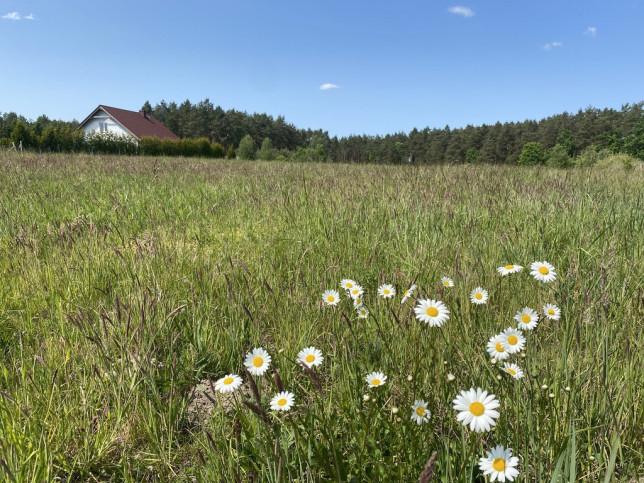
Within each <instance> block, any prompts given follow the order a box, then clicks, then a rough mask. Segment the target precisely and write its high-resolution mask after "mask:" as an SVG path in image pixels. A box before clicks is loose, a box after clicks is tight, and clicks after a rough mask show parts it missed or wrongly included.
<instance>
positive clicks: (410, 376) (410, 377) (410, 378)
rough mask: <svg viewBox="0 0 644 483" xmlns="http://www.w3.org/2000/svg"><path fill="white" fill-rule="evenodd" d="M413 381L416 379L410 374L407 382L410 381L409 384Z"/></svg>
mask: <svg viewBox="0 0 644 483" xmlns="http://www.w3.org/2000/svg"><path fill="white" fill-rule="evenodd" d="M413 379H414V378H413V376H412V375H411V374H409V375H408V376H407V380H408V381H409V382H411V381H412V380H413Z"/></svg>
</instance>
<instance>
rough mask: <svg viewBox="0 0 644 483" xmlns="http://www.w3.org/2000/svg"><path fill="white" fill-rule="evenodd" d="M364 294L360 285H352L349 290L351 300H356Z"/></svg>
mask: <svg viewBox="0 0 644 483" xmlns="http://www.w3.org/2000/svg"><path fill="white" fill-rule="evenodd" d="M363 293H364V288H362V286H361V285H354V286H353V288H351V289H350V290H349V295H351V298H352V299H353V300H355V299H357V298H358V297H360V296H361V295H362V294H363Z"/></svg>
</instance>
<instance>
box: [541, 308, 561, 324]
mask: <svg viewBox="0 0 644 483" xmlns="http://www.w3.org/2000/svg"><path fill="white" fill-rule="evenodd" d="M543 315H545V316H546V317H548V318H549V319H550V320H559V319H560V318H561V309H560V308H559V307H557V306H556V305H555V304H546V305H544V306H543Z"/></svg>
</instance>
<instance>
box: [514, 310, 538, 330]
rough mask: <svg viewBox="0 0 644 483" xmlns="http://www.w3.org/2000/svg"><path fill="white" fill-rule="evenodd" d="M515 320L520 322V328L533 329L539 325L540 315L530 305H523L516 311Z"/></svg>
mask: <svg viewBox="0 0 644 483" xmlns="http://www.w3.org/2000/svg"><path fill="white" fill-rule="evenodd" d="M514 320H516V321H517V322H518V323H519V329H522V330H533V329H534V328H535V327H536V326H537V321H538V320H539V315H538V314H537V313H536V312H535V311H534V310H532V309H531V308H530V307H523V309H522V310H519V311H518V312H517V313H516V315H515V316H514Z"/></svg>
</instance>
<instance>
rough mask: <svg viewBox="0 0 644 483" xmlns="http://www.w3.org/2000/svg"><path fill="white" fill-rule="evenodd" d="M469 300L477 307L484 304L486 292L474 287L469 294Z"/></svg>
mask: <svg viewBox="0 0 644 483" xmlns="http://www.w3.org/2000/svg"><path fill="white" fill-rule="evenodd" d="M470 300H471V301H472V303H473V304H477V305H480V304H484V303H486V302H487V290H483V288H482V287H476V288H475V289H474V290H472V293H470Z"/></svg>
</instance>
